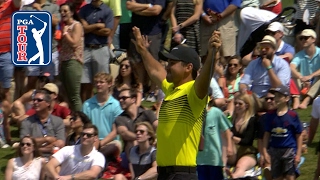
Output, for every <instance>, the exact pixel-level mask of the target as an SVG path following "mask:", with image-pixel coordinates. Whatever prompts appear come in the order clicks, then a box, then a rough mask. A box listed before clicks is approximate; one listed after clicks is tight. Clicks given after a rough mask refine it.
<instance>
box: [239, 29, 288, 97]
mask: <svg viewBox="0 0 320 180" xmlns="http://www.w3.org/2000/svg"><path fill="white" fill-rule="evenodd" d="M259 47H260V57H259V58H258V59H256V60H254V61H251V62H250V63H249V65H248V66H247V67H246V69H245V72H244V75H243V77H242V79H241V80H240V86H239V88H240V91H241V92H246V90H248V89H249V85H251V87H250V88H251V91H252V92H254V93H255V94H257V96H258V97H259V98H260V101H262V103H263V100H264V99H263V97H264V96H265V95H266V94H267V90H266V89H270V87H277V86H280V85H281V84H284V85H286V86H289V81H290V77H291V76H290V74H291V73H290V67H289V65H288V63H287V62H286V61H285V60H283V59H282V58H280V57H278V56H276V55H275V53H276V49H277V48H278V47H277V44H276V40H275V39H274V38H273V37H272V36H269V35H267V36H265V37H264V38H263V39H262V41H261V42H260V43H259Z"/></svg>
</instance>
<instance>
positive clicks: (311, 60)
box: [290, 29, 320, 109]
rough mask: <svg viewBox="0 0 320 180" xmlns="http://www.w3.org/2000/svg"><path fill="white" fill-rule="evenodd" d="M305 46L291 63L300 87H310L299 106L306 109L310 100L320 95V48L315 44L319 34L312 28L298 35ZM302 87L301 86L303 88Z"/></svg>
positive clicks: (293, 74) (294, 76)
mask: <svg viewBox="0 0 320 180" xmlns="http://www.w3.org/2000/svg"><path fill="white" fill-rule="evenodd" d="M298 38H299V41H300V42H301V44H302V46H303V50H301V51H300V52H298V53H297V54H296V55H295V56H294V58H293V60H292V62H291V63H290V68H291V73H292V77H293V78H295V80H296V81H297V85H298V86H299V87H300V86H301V83H302V84H303V87H306V88H308V89H309V90H308V92H307V94H306V97H305V98H304V99H303V101H302V103H301V104H300V105H299V108H301V109H306V108H307V106H308V105H309V103H310V101H311V100H312V99H313V98H315V97H316V96H317V95H319V93H318V90H319V88H320V81H318V80H319V78H318V76H319V75H320V48H319V47H317V46H316V45H315V42H316V39H317V35H316V32H315V31H314V30H312V29H305V30H303V31H302V32H301V34H300V35H299V36H298ZM303 87H300V88H303Z"/></svg>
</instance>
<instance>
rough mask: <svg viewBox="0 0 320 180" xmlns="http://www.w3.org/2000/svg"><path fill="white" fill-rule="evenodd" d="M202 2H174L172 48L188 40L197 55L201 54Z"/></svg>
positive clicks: (197, 0) (200, 0) (194, 0)
mask: <svg viewBox="0 0 320 180" xmlns="http://www.w3.org/2000/svg"><path fill="white" fill-rule="evenodd" d="M202 6H203V1H202V0H188V1H185V0H183V1H182V0H178V1H174V3H173V9H172V12H171V17H170V22H171V27H172V36H173V38H172V41H171V47H172V48H173V47H175V46H177V45H179V44H181V42H182V41H183V39H187V42H186V43H185V44H187V45H188V46H190V47H191V48H193V49H194V50H195V51H196V52H197V53H200V34H199V30H200V29H199V28H200V27H199V25H200V21H199V18H200V15H201V13H202Z"/></svg>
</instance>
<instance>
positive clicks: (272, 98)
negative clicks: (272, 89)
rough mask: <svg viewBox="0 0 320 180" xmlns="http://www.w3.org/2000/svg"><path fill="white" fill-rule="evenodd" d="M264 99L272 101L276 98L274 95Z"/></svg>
mask: <svg viewBox="0 0 320 180" xmlns="http://www.w3.org/2000/svg"><path fill="white" fill-rule="evenodd" d="M264 99H265V101H269V100H270V101H273V100H274V97H265V98H264Z"/></svg>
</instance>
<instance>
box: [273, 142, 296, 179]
mask: <svg viewBox="0 0 320 180" xmlns="http://www.w3.org/2000/svg"><path fill="white" fill-rule="evenodd" d="M269 154H270V157H271V167H272V169H271V173H272V177H273V178H279V177H280V176H283V175H293V176H294V175H296V167H295V164H294V163H295V162H294V158H295V155H296V152H295V150H294V148H273V147H271V148H270V151H269Z"/></svg>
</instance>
